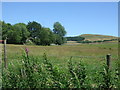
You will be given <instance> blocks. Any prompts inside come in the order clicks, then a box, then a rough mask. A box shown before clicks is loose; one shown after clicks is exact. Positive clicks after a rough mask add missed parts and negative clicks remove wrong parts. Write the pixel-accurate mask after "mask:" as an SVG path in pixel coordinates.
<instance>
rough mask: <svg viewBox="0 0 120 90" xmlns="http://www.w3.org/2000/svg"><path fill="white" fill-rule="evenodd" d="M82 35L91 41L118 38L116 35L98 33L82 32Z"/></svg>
mask: <svg viewBox="0 0 120 90" xmlns="http://www.w3.org/2000/svg"><path fill="white" fill-rule="evenodd" d="M80 36H81V37H84V38H85V40H89V41H97V40H110V39H117V37H115V36H108V35H98V34H82V35H80Z"/></svg>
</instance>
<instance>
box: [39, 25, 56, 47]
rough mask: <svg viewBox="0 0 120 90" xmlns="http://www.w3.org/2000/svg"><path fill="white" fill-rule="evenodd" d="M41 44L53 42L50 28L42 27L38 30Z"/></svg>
mask: <svg viewBox="0 0 120 90" xmlns="http://www.w3.org/2000/svg"><path fill="white" fill-rule="evenodd" d="M40 41H41V45H50V44H52V43H53V42H54V36H53V33H52V31H51V30H50V28H44V27H43V28H42V30H41V32H40Z"/></svg>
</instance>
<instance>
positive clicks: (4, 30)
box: [1, 21, 13, 40]
mask: <svg viewBox="0 0 120 90" xmlns="http://www.w3.org/2000/svg"><path fill="white" fill-rule="evenodd" d="M1 24H2V40H5V39H6V38H8V37H9V32H10V31H11V30H13V26H12V25H11V24H10V23H5V22H4V21H1Z"/></svg>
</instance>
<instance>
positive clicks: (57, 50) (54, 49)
mask: <svg viewBox="0 0 120 90" xmlns="http://www.w3.org/2000/svg"><path fill="white" fill-rule="evenodd" d="M25 48H28V49H29V55H30V56H34V57H36V58H42V57H43V54H44V53H46V55H47V57H48V58H49V59H50V61H51V62H52V63H53V64H56V65H60V66H62V67H63V68H65V67H66V66H67V63H68V60H69V59H70V57H71V56H72V60H73V61H75V62H79V61H81V60H82V61H84V62H85V63H87V64H88V66H90V67H94V66H97V67H99V64H102V63H106V55H107V54H111V64H113V66H114V62H116V61H117V59H118V44H117V43H100V44H79V45H62V46H35V45H13V44H7V60H8V63H9V62H12V63H15V62H19V60H20V59H21V58H22V53H23V51H24V49H25Z"/></svg>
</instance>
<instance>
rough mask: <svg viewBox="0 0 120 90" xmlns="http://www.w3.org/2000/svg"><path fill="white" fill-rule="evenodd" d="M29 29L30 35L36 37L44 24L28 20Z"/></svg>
mask: <svg viewBox="0 0 120 90" xmlns="http://www.w3.org/2000/svg"><path fill="white" fill-rule="evenodd" d="M27 29H28V30H29V32H30V36H31V37H32V38H36V37H37V36H39V35H38V33H40V30H41V29H42V26H41V24H39V23H38V22H35V21H33V22H28V25H27Z"/></svg>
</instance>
